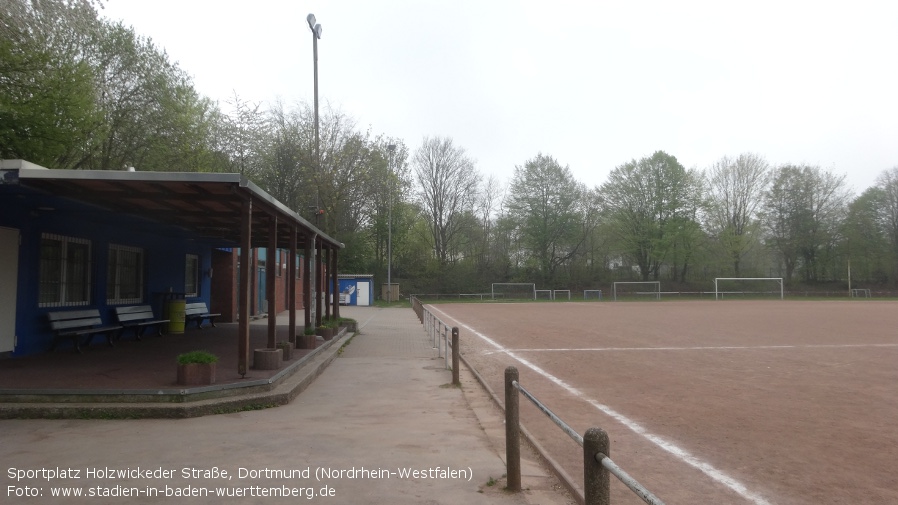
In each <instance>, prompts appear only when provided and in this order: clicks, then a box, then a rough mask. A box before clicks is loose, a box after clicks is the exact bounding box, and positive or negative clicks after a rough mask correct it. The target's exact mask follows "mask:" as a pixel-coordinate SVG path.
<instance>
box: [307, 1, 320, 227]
mask: <svg viewBox="0 0 898 505" xmlns="http://www.w3.org/2000/svg"><path fill="white" fill-rule="evenodd" d="M306 21H307V22H308V23H309V29H310V30H312V55H313V64H314V67H315V225H316V226H317V225H318V216H320V215H321V212H320V207H321V202H320V201H319V196H320V192H321V188H320V185H321V182H320V181H319V178H320V172H321V147H320V142H319V139H318V39H320V38H321V24H319V23H316V22H315V21H316V20H315V15H314V14H309V15H308V16H306Z"/></svg>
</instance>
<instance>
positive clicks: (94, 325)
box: [47, 309, 122, 353]
mask: <svg viewBox="0 0 898 505" xmlns="http://www.w3.org/2000/svg"><path fill="white" fill-rule="evenodd" d="M47 319H49V321H50V328H51V329H52V330H53V331H54V332H55V335H54V337H53V345H52V346H50V350H51V351H53V350H54V349H56V345H57V344H59V341H60V340H64V339H71V341H72V345H73V346H74V347H75V352H78V353H81V346H82V345H83V346H84V347H88V346H90V343H91V341H92V340H93V338H94V335H100V334H103V335H105V336H106V343H107V344H109V347H112V338H113V336H114V335H115V334H117V333H118V332H120V331H121V330H122V326H121V325H104V324H103V319H102V318H101V317H100V311H99V310H97V309H87V310H66V311H59V312H48V313H47ZM82 337H83V338H84V341H83V342H82V343H81V344H79V343H78V341H79V340H80V339H81V338H82Z"/></svg>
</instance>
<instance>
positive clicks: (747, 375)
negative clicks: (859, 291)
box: [431, 301, 898, 505]
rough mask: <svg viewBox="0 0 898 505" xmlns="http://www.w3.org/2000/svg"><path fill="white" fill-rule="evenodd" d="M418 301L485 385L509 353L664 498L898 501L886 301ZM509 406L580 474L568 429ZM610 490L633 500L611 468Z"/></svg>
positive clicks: (897, 322) (895, 398) (894, 378)
mask: <svg viewBox="0 0 898 505" xmlns="http://www.w3.org/2000/svg"><path fill="white" fill-rule="evenodd" d="M431 310H432V312H434V314H435V315H436V316H437V317H440V318H441V319H442V320H443V321H445V322H446V323H447V324H449V325H458V326H459V327H460V335H461V349H462V352H463V354H464V356H465V358H466V359H467V360H468V361H469V362H470V363H471V364H472V365H473V366H474V367H475V368H476V369H477V370H478V371H479V372H480V373H481V375H483V376H484V378H485V379H486V380H487V381H488V382H489V383H490V386H491V387H492V389H493V390H494V391H496V392H498V393H499V394H500V395H501V394H502V391H503V390H504V386H503V377H504V369H505V367H506V366H509V365H512V366H516V367H517V368H518V370H519V372H520V376H521V381H520V383H521V385H523V386H524V387H525V388H527V389H528V390H529V391H531V392H532V393H534V394H535V395H536V396H537V397H538V398H540V399H541V400H542V401H543V402H544V403H546V404H547V405H548V406H549V408H551V409H552V410H553V411H554V412H555V413H556V414H558V415H559V417H561V419H563V420H564V421H565V422H567V423H568V424H569V425H571V426H572V427H573V428H574V429H575V430H577V432H579V433H581V434H582V433H583V432H585V431H586V429H587V428H589V427H591V426H599V427H602V428H603V429H605V430H606V431H607V432H608V433H609V436H610V438H611V457H612V459H613V460H614V461H615V462H616V463H617V464H618V465H620V466H621V467H622V468H623V469H624V470H626V471H627V472H628V473H630V474H631V475H632V476H633V477H634V478H636V479H637V480H639V481H640V482H641V483H643V484H644V485H646V487H648V488H649V489H650V490H651V491H652V492H653V493H655V494H656V495H657V496H658V497H659V498H660V499H662V500H664V501H665V502H666V503H668V504H669V505H672V504H677V503H689V504H696V503H714V504H728V503H734V504H742V503H748V504H768V503H769V504H818V503H827V504H852V505H857V504H885V503H898V471H896V470H895V468H896V464H895V463H896V461H898V423H896V421H898V302H885V301H825V302H816V301H813V302H812V301H795V302H793V301H719V302H710V301H688V302H681V301H676V302H668V301H662V302H601V303H599V302H592V303H590V302H583V303H519V304H514V303H496V304H489V303H483V304H443V305H436V306H432V307H431ZM486 339H489V340H490V341H491V342H490V341H487V340H486ZM521 420H522V423H523V424H524V425H525V426H526V427H527V429H529V430H530V431H531V432H532V433H533V434H534V435H535V436H536V437H537V438H538V439H539V440H540V442H541V443H543V444H544V446H545V447H546V448H547V450H548V451H549V453H550V454H551V456H552V457H553V458H555V459H556V460H557V461H559V462H560V463H561V465H562V466H563V467H564V469H565V470H566V471H567V472H568V473H569V474H570V475H571V476H572V477H574V479H575V480H578V481H582V475H583V473H582V453H581V450H580V448H579V447H578V446H577V445H576V443H575V442H574V441H573V440H571V439H570V438H568V437H567V436H566V435H564V434H563V433H562V432H561V430H559V429H558V428H557V427H555V425H554V424H552V423H551V421H549V420H548V419H547V418H546V417H545V416H544V415H543V414H542V413H540V412H539V411H537V410H536V408H535V407H533V406H532V405H531V404H530V403H529V401H527V400H526V399H523V398H522V399H521ZM524 481H525V482H524V486H525V487H526V476H524ZM612 497H613V500H614V501H613V503H615V504H616V505H619V504H629V503H633V504H637V503H642V502H641V501H640V500H639V499H638V498H637V497H636V496H635V495H633V494H632V493H631V492H630V491H629V490H627V489H626V488H625V487H623V485H621V484H620V483H618V482H617V480H616V479H614V478H612Z"/></svg>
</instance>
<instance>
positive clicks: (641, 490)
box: [505, 367, 664, 505]
mask: <svg viewBox="0 0 898 505" xmlns="http://www.w3.org/2000/svg"><path fill="white" fill-rule="evenodd" d="M505 373H506V381H508V380H509V379H511V380H510V384H511V386H512V388H514V389H516V390H517V391H519V392H520V393H521V394H522V395H523V396H524V397H525V398H527V399H528V400H530V401H531V402H532V403H533V404H534V405H536V408H538V409H539V410H540V411H541V412H542V413H543V414H545V415H546V416H548V418H549V419H551V420H552V422H553V423H555V424H556V425H557V426H558V427H559V428H561V430H562V431H563V432H565V433H566V434H567V435H568V436H569V437H571V439H573V440H574V441H575V442H577V445H579V446H580V447H582V448H584V451H585V450H586V447H585V445H584V440H583V437H582V436H580V434H579V433H577V432H576V431H575V430H574V429H573V428H571V427H570V426H569V425H568V424H567V423H565V422H564V421H563V420H562V419H561V418H560V417H558V416H557V415H556V414H555V413H554V412H552V410H551V409H550V408H549V407H547V406H546V405H545V404H543V403H542V402H541V401H539V400H538V399H537V398H536V396H534V395H533V394H532V393H530V392H529V391H527V390H526V389H525V388H524V386H521V384H520V383H519V382H518V381H517V379H516V377H517V369H516V368H514V367H508V368H507V369H506V372H505ZM506 384H508V382H506ZM506 391H508V389H506ZM507 394H508V393H506V395H507ZM509 400H510V399H509V398H507V397H506V402H505V403H506V406H505V408H506V409H517V401H509ZM508 414H509V413H508V412H506V416H507V417H506V424H509V416H508ZM510 419H511V420H512V423H513V424H518V423H519V421H518V419H519V417H518V414H517V412H514V413H512V414H511V416H510ZM507 427H508V426H506V428H507ZM599 431H601V430H599ZM507 433H508V432H507V431H506V436H507V437H508V434H507ZM602 433H603V434H604V432H602ZM587 434H588V432H587ZM510 438H511V439H512V440H506V448H508V446H509V445H510V444H514V443H516V442H515V441H516V439H517V436H516V435H512V436H511V437H510ZM606 443H607V436H606ZM592 447H595V446H592ZM604 450H607V449H604ZM592 457H594V458H595V460H596V462H597V463H598V464H600V465H601V466H602V467H603V468H605V469H606V470H608V472H609V473H610V474H612V475H614V476H615V477H617V478H618V480H620V481H621V482H622V483H623V484H624V485H625V486H627V487H628V488H629V489H630V490H631V491H633V493H635V494H636V496H639V498H641V499H642V501H643V502H645V503H647V504H649V505H664V502H663V501H661V499H660V498H658V497H657V496H655V495H654V494H652V492H651V491H649V490H648V489H646V487H645V486H643V485H642V484H640V483H639V482H638V481H637V480H636V479H634V478H633V477H632V476H630V474H628V473H627V472H625V471H624V470H623V469H622V468H621V467H619V466H618V465H617V464H616V463H615V462H614V461H612V460H611V458H610V457H608V456H607V455H606V454H604V453H602V452H601V451H598V452H596V453H595V454H594V455H593V456H592ZM514 458H520V453H519V452H518V451H517V450H513V451H510V452H509V453H508V455H507V459H508V460H509V461H508V467H509V470H510V471H512V469H513V471H517V472H520V468H521V466H520V462H519V461H512V459H514ZM512 480H513V481H514V482H515V483H516V485H517V486H518V487H519V486H520V480H521V478H520V475H515V476H512V475H509V481H510V482H511V481H512ZM586 487H587V488H589V487H591V486H590V483H589V482H587V483H586ZM601 494H602V496H604V497H606V498H607V497H608V496H609V493H608V490H607V489H605V490H603V491H602V493H601ZM586 498H587V500H588V499H589V495H587V497H586ZM602 503H607V502H602Z"/></svg>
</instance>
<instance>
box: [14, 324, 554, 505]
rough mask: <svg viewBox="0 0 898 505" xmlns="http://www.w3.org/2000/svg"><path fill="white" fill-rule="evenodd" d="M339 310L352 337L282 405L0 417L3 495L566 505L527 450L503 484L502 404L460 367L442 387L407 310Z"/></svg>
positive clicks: (439, 366)
mask: <svg viewBox="0 0 898 505" xmlns="http://www.w3.org/2000/svg"><path fill="white" fill-rule="evenodd" d="M341 312H344V313H343V315H345V316H349V317H353V318H355V319H356V320H357V321H358V322H359V326H360V332H359V334H357V335H356V336H355V337H354V338H353V339H352V340H351V342H349V343H348V344H347V345H346V346H345V347H344V348H343V351H342V352H341V354H340V356H339V357H338V358H337V359H336V360H334V361H333V363H332V364H331V365H330V366H329V367H328V368H327V369H326V370H325V371H324V372H323V373H322V374H321V375H320V376H319V377H318V378H317V379H316V380H315V382H313V383H312V384H311V385H310V386H309V387H308V389H306V390H305V391H303V392H302V393H301V394H300V395H299V396H298V397H297V398H296V399H295V400H294V401H293V402H292V403H290V404H288V405H285V406H282V407H277V408H270V409H265V410H259V411H247V412H239V413H233V414H223V415H214V416H206V417H199V418H191V419H178V420H169V419H138V420H44V419H36V420H3V421H0V462H2V465H0V466H2V467H3V468H2V470H3V472H2V478H0V480H2V481H3V482H2V483H3V488H2V489H0V492H2V493H5V496H6V497H7V498H5V499H4V500H3V501H4V503H70V502H73V498H71V497H69V498H63V497H56V498H54V497H52V494H53V492H54V489H55V490H56V492H57V493H60V492H66V490H67V492H70V493H72V492H80V493H82V496H89V494H90V493H93V494H94V496H95V497H91V498H88V499H85V498H82V499H74V502H75V503H216V504H217V503H241V504H243V503H260V504H261V503H266V504H267V503H295V502H297V500H300V499H302V500H311V501H312V502H329V503H391V504H422V503H423V504H460V503H464V504H466V505H474V504H487V503H499V504H504V503H507V504H566V503H570V499H569V497H568V496H566V495H564V494H563V493H562V492H561V491H560V486H559V485H558V484H557V481H556V480H555V479H554V478H551V477H549V476H548V472H547V471H546V470H545V469H544V468H543V467H542V466H540V464H538V463H537V462H536V461H537V460H536V457H535V456H534V455H533V454H532V453H531V452H528V451H527V450H524V451H523V452H524V458H525V461H524V462H523V467H524V476H523V479H522V480H523V484H524V487H525V488H529V489H528V490H526V491H525V492H523V493H521V494H516V495H511V494H508V493H506V492H504V491H503V490H502V487H503V486H504V479H503V475H504V473H505V463H504V462H503V457H504V446H503V445H502V443H503V442H502V437H501V435H500V434H499V433H500V432H501V431H502V430H503V428H502V417H501V411H499V410H498V409H497V408H496V407H494V406H493V405H492V404H491V403H490V402H489V401H488V400H487V396H486V394H485V393H484V392H483V391H482V389H480V387H479V385H478V384H477V383H476V382H474V381H473V379H472V378H471V377H470V375H469V374H468V373H463V375H462V378H463V380H462V384H463V385H462V387H461V388H456V387H452V386H450V385H449V383H450V382H451V373H450V372H449V371H448V370H446V369H445V368H444V367H443V361H442V360H441V359H439V358H437V357H436V350H434V349H432V348H431V346H430V342H429V341H428V339H427V337H426V336H425V334H424V331H423V330H422V327H421V325H420V324H419V323H418V321H417V319H416V318H415V315H414V313H413V312H412V311H411V310H409V309H377V308H343V309H341ZM465 372H466V371H465ZM122 473H123V476H122V477H121V478H119V477H118V476H119V475H121V474H122ZM110 474H112V475H115V476H116V478H109V476H110ZM34 493H38V494H39V496H40V498H39V499H35V498H28V497H26V496H24V495H27V494H34ZM218 493H222V495H221V497H219V496H218ZM284 494H288V495H292V496H290V497H282V495H284ZM20 495H22V496H20ZM127 495H130V496H127ZM166 495H168V496H166ZM185 495H186V496H189V497H185Z"/></svg>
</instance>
